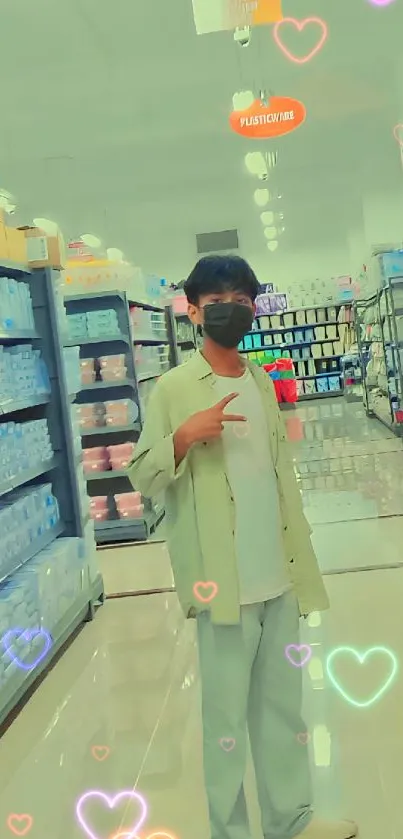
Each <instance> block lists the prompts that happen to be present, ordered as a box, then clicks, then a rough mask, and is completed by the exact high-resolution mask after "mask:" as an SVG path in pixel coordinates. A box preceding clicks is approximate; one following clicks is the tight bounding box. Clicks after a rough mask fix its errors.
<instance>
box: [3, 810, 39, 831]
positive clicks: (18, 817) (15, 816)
mask: <svg viewBox="0 0 403 839" xmlns="http://www.w3.org/2000/svg"><path fill="white" fill-rule="evenodd" d="M23 820H24V821H25V822H26V826H25V827H24V828H23V829H22V830H18V829H16V827H14V825H13V824H12V822H13V821H17V822H21V821H23ZM33 823H34V820H33V818H32V816H31V815H30V814H29V813H10V815H9V817H8V819H7V827H8V828H9V830H11V831H12V833H14V836H26V834H27V833H29V831H30V830H31V827H32V825H33Z"/></svg>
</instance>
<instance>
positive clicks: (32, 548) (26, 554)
mask: <svg viewBox="0 0 403 839" xmlns="http://www.w3.org/2000/svg"><path fill="white" fill-rule="evenodd" d="M63 531H64V524H63V522H60V521H59V522H58V523H57V524H56V525H55V527H52V528H51V529H50V530H45V532H44V533H42V535H41V536H38V537H37V538H36V539H34V540H33V542H31V544H30V545H28V546H27V547H26V548H24V550H23V551H20V552H19V553H18V554H17V555H16V556H15V557H13V558H12V559H10V563H9V567H8V569H7V571H6V572H5V573H4V570H3V571H2V572H1V574H0V584H2V583H4V582H5V580H8V579H9V577H11V576H12V575H13V574H15V572H16V571H18V569H19V568H22V566H23V565H25V564H26V563H27V562H29V560H30V559H32V558H33V557H34V556H36V554H38V553H39V552H40V551H43V550H44V549H45V548H47V547H48V545H51V543H52V542H54V540H55V539H56V538H57V536H60V535H61V534H62V533H63Z"/></svg>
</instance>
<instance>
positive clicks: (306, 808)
mask: <svg viewBox="0 0 403 839" xmlns="http://www.w3.org/2000/svg"><path fill="white" fill-rule="evenodd" d="M184 290H185V292H186V296H187V299H188V313H189V317H190V319H191V321H192V322H193V323H194V324H197V325H198V327H199V328H201V329H202V331H203V336H204V343H203V349H202V351H201V352H196V353H195V354H194V355H193V356H192V357H191V359H190V360H189V361H187V362H186V363H185V364H183V365H181V366H180V367H177V368H175V369H173V370H171V371H169V372H168V373H166V374H165V375H164V376H162V377H161V378H160V379H159V381H158V383H157V384H156V386H155V389H154V391H153V393H152V395H151V398H150V401H149V404H148V407H147V415H146V419H145V426H144V429H143V432H142V434H141V437H140V440H139V443H138V445H137V448H136V452H135V457H134V460H133V463H132V464H131V466H130V467H129V475H130V479H131V481H132V483H133V487H134V488H135V489H137V490H140V491H141V492H142V493H143V495H145V496H148V497H152V496H154V495H157V494H158V493H159V492H161V491H163V490H165V497H166V525H167V541H168V548H169V553H170V557H171V562H172V567H173V572H174V577H175V585H176V590H177V592H178V596H179V600H180V602H181V606H182V608H183V610H184V613H185V615H186V616H187V617H195V618H196V621H197V636H198V647H199V660H200V673H201V691H202V713H203V743H204V775H205V786H206V793H207V798H208V804H209V812H210V824H211V839H250V829H249V824H248V817H247V810H246V802H245V796H244V788H243V782H244V774H245V764H246V747H247V731H249V738H250V743H251V748H252V755H253V762H254V767H255V774H256V782H257V791H258V797H259V804H260V810H261V819H262V829H263V834H264V837H265V839H291V837H300V839H350V837H354V836H356V835H357V827H356V825H355V824H354V823H352V822H346V821H341V822H322V821H319V820H317V819H315V818H313V814H312V792H311V780H310V770H309V763H308V756H307V750H306V748H304V747H303V746H301V744H300V742H299V740H298V734H299V733H300V732H303V731H305V730H306V729H305V726H304V724H303V722H302V719H301V701H302V674H301V667H300V666H293V665H292V664H291V663H290V661H289V659H288V657H287V655H286V649H287V648H288V647H289V645H291V646H292V645H294V647H292V648H293V649H294V653H296V652H297V651H298V642H299V641H298V639H299V619H300V616H306V615H308V614H309V613H310V612H312V611H316V610H322V609H326V608H327V607H328V600H327V595H326V592H325V589H324V586H323V583H322V579H321V576H320V573H319V570H318V567H317V562H316V558H315V555H314V553H313V549H312V546H311V541H310V529H309V526H308V523H307V521H306V519H305V517H304V514H303V510H302V504H301V497H300V493H299V489H298V485H297V482H296V478H295V474H294V470H293V465H292V459H291V453H290V451H289V447H288V443H287V441H286V435H285V431H284V427H283V422H282V418H281V415H280V412H279V409H278V405H277V402H276V398H275V394H274V389H273V386H272V383H271V381H270V378H269V377H268V376H267V374H265V373H264V372H263V371H262V370H260V369H259V368H258V367H257V366H256V365H253V364H251V363H248V362H245V360H244V359H243V358H242V356H241V355H239V353H238V351H237V347H238V344H239V342H240V341H241V339H242V338H243V337H244V335H245V334H246V333H247V332H248V331H250V329H251V327H252V322H253V318H254V311H255V307H254V303H255V299H256V296H257V294H258V291H259V284H258V281H257V279H256V276H255V274H254V273H253V271H252V269H251V268H250V266H249V265H248V264H247V263H246V262H245V261H244V260H243V259H240V258H239V257H236V256H225V257H223V256H211V257H205V258H203V259H201V260H200V261H199V262H198V263H197V265H196V267H195V268H194V269H193V271H192V272H191V274H190V276H189V278H188V279H187V280H186V282H185V285H184ZM295 645H296V646H297V650H296V649H295ZM298 663H299V664H301V662H297V664H298Z"/></svg>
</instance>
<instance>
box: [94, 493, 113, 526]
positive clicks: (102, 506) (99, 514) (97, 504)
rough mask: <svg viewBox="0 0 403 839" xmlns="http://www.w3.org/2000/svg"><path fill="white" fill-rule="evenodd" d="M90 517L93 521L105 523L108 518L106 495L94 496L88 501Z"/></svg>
mask: <svg viewBox="0 0 403 839" xmlns="http://www.w3.org/2000/svg"><path fill="white" fill-rule="evenodd" d="M90 516H91V518H92V519H93V521H105V520H106V519H107V518H108V516H109V511H108V497H107V496H106V495H95V496H94V497H93V498H91V499H90Z"/></svg>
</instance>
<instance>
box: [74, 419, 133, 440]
mask: <svg viewBox="0 0 403 839" xmlns="http://www.w3.org/2000/svg"><path fill="white" fill-rule="evenodd" d="M140 431H141V425H140V423H138V422H133V423H132V424H131V425H99V426H97V427H96V428H82V429H81V432H80V433H81V436H82V437H99V436H100V435H103V434H128V433H129V432H137V433H139V432H140Z"/></svg>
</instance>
